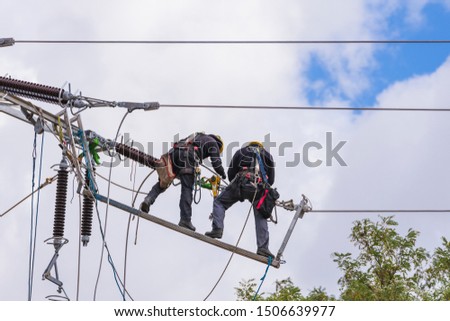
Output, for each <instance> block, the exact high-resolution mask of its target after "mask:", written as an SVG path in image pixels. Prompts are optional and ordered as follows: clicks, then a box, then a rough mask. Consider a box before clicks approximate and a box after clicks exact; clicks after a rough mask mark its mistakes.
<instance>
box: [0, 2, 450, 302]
mask: <svg viewBox="0 0 450 321" xmlns="http://www.w3.org/2000/svg"><path fill="white" fill-rule="evenodd" d="M192 3H193V2H189V5H188V4H187V3H186V2H184V1H179V2H174V1H172V2H161V1H134V2H132V4H130V3H126V4H125V3H123V2H118V1H98V2H95V3H92V2H87V1H79V2H77V3H71V2H69V3H67V4H65V5H64V6H62V5H61V4H60V2H56V1H47V2H46V6H48V10H40V9H41V6H42V4H41V3H39V4H38V3H36V2H34V1H29V2H25V4H24V3H23V2H21V4H20V6H19V5H18V4H17V2H8V3H6V4H5V8H6V9H7V10H13V9H14V10H15V11H17V10H18V9H21V18H22V20H26V21H27V24H26V25H24V24H22V23H20V21H19V19H16V16H13V15H11V16H9V15H8V16H5V17H4V18H3V19H2V20H1V22H0V23H2V25H1V26H2V30H4V33H5V35H7V36H13V37H15V38H16V39H27V38H34V37H35V38H37V39H44V38H45V39H69V38H71V39H177V40H178V39H268V40H270V39H287V40H289V39H346V38H347V39H348V38H349V37H350V38H354V39H365V38H367V39H370V38H377V37H378V36H381V35H383V32H385V31H386V30H385V29H383V28H384V26H385V25H384V24H383V19H385V18H387V16H388V15H389V14H391V13H392V12H393V11H394V10H395V8H396V7H395V5H396V4H395V5H392V7H391V5H390V4H388V5H385V6H383V4H382V3H381V2H378V1H375V2H373V3H371V4H370V5H367V6H366V5H363V4H362V3H361V2H360V1H346V2H345V3H339V4H335V3H334V2H333V3H330V2H325V1H315V2H314V3H306V2H299V1H279V2H276V3H275V2H272V1H270V2H269V1H267V2H266V1H247V2H242V1H234V2H232V1H226V2H225V1H215V2H212V1H196V2H195V5H194V4H192ZM373 8H379V9H380V10H373ZM38 10H39V12H41V14H40V15H36V14H35V12H38ZM30 26H32V27H30ZM313 53H315V54H318V55H320V57H321V58H322V61H323V63H324V64H325V66H326V68H327V69H328V70H330V71H332V72H333V76H334V77H335V79H336V82H337V85H336V87H335V89H334V90H331V91H329V92H328V95H327V96H325V97H323V96H321V97H320V98H319V99H320V100H321V101H322V102H324V103H326V104H329V105H332V104H342V103H343V102H342V98H341V97H340V96H341V94H342V93H345V95H347V96H348V97H354V96H356V95H358V94H360V93H361V92H363V91H364V89H365V88H367V86H369V84H370V78H369V77H370V70H372V68H374V63H376V62H375V61H374V48H373V47H371V46H365V47H364V48H362V49H361V47H358V46H344V47H338V48H337V47H334V46H332V47H325V46H322V45H317V46H312V45H310V46H287V45H280V46H265V45H262V46H139V45H137V46H94V45H84V46H76V45H74V46H71V45H67V46H57V45H24V44H23V45H20V44H17V45H16V46H14V47H11V48H3V49H2V50H0V55H2V59H0V74H4V73H9V74H11V75H13V77H17V78H23V79H24V80H28V81H37V82H39V83H44V84H48V85H53V86H60V85H61V84H62V83H63V82H64V81H65V80H69V81H70V82H71V83H72V87H73V90H74V91H75V90H76V89H81V90H82V91H83V93H84V94H85V95H87V96H92V97H98V98H104V99H111V100H131V101H149V100H158V101H160V102H161V103H187V104H195V103H199V104H208V103H213V104H256V105H257V104H261V105H303V104H306V102H307V95H306V90H307V88H308V87H309V86H310V84H309V83H308V79H307V76H305V72H306V71H307V69H308V63H309V61H310V57H311V54H313ZM447 69H448V63H446V64H444V65H443V66H442V67H441V68H440V69H439V70H438V71H437V72H436V73H434V74H431V75H428V76H419V77H417V78H415V79H412V80H407V81H405V82H402V83H399V84H395V85H393V86H392V87H390V88H388V89H387V90H386V91H385V92H383V93H382V94H381V95H380V96H379V99H378V101H379V104H380V106H388V105H393V106H398V105H403V106H408V105H409V104H416V105H423V104H425V103H427V104H429V105H430V106H436V105H439V104H440V103H442V105H439V106H444V103H445V102H446V100H445V99H446V98H447V97H448V96H447V94H446V92H445V90H444V84H445V83H448V81H447V79H448V75H447V72H448V71H447ZM432 88H436V89H432ZM406 93H408V94H406ZM337 94H339V95H337ZM425 98H427V99H425ZM43 106H45V108H46V109H48V110H49V111H51V112H57V111H59V110H60V108H59V107H57V106H53V105H51V106H48V105H45V104H43ZM123 112H124V111H122V110H118V109H115V110H112V109H100V110H88V111H86V112H84V113H83V114H82V117H83V124H84V126H85V128H91V129H94V130H96V131H98V133H100V134H102V135H103V136H105V137H111V138H112V137H113V136H114V135H115V133H116V130H117V126H118V124H119V122H120V119H121V117H122V115H123ZM435 116H436V114H413V115H409V114H408V116H404V114H383V113H365V114H363V115H359V116H356V115H353V114H351V113H340V112H331V113H319V112H292V111H283V112H275V111H260V112H258V113H255V112H251V111H245V110H242V111H239V112H237V111H230V110H197V109H189V110H180V109H164V108H161V109H160V110H159V111H154V112H133V113H132V114H131V115H130V116H129V117H128V118H127V119H126V121H125V123H124V125H123V128H122V130H121V132H122V133H125V132H129V133H130V134H131V136H132V139H135V140H137V141H139V142H143V143H144V144H145V145H146V142H149V141H151V142H154V145H155V155H158V154H159V153H160V152H161V150H162V143H163V142H166V141H171V140H172V138H173V135H174V134H176V133H180V135H187V134H189V133H190V132H193V131H197V130H205V131H207V132H217V133H220V134H221V136H222V137H223V138H224V139H225V140H226V142H227V143H228V142H232V141H238V142H240V143H243V142H245V141H247V140H253V139H259V140H262V139H263V137H264V135H266V134H267V133H270V134H271V137H272V140H274V141H277V142H283V141H284V142H292V143H293V148H292V149H290V150H288V151H287V154H286V156H285V157H281V156H279V155H277V153H276V152H274V155H275V157H276V161H277V162H278V163H279V164H281V165H280V167H279V168H278V169H277V180H276V184H277V187H278V188H279V189H280V192H281V193H282V197H283V198H284V199H289V198H293V199H294V200H295V201H299V198H300V195H301V193H305V194H306V195H307V196H309V197H310V198H311V200H312V201H313V202H314V206H315V208H316V209H320V208H331V207H334V208H348V207H350V206H352V207H353V206H354V207H355V208H357V207H363V206H364V207H371V208H372V207H374V208H378V207H380V206H383V208H394V207H397V206H404V207H407V208H414V207H416V206H417V207H422V206H423V207H426V206H436V207H445V205H446V204H445V202H444V201H443V199H444V198H443V197H444V194H445V193H444V192H445V190H446V187H447V186H446V183H445V181H446V180H445V178H447V176H446V174H445V164H446V163H445V159H446V158H447V153H446V152H445V149H443V148H442V145H441V144H442V140H441V139H439V140H436V137H440V136H439V135H441V136H442V135H445V134H446V127H445V117H441V118H436V117H435ZM1 117H2V119H5V117H3V115H2V116H1ZM0 128H1V131H2V133H3V134H2V136H1V137H2V138H1V145H2V148H5V150H8V151H11V152H10V153H9V154H10V155H12V154H14V157H12V156H11V157H3V158H2V159H1V160H0V163H1V164H0V165H1V168H4V169H5V168H6V169H8V170H6V171H5V170H2V171H1V181H2V182H5V181H6V182H13V183H11V184H12V186H9V185H7V184H2V186H1V188H2V189H1V191H2V198H1V199H2V202H1V203H2V208H3V206H7V205H9V203H11V202H13V201H15V200H17V199H19V198H21V197H22V196H23V195H24V194H25V192H26V191H28V189H27V188H28V187H29V181H30V178H31V159H30V148H31V143H32V135H33V131H32V128H31V127H27V126H25V125H24V124H20V125H18V124H17V122H16V121H15V120H8V122H7V123H4V124H3V125H2V127H0ZM328 131H331V132H333V141H334V142H338V141H340V140H347V141H348V143H347V144H346V145H345V147H344V148H343V150H342V156H343V158H344V160H345V161H346V162H347V163H348V165H349V166H348V167H340V166H333V167H325V166H321V167H318V168H308V167H306V166H305V165H304V164H302V163H300V164H298V165H297V166H296V167H295V168H292V167H289V168H286V167H285V166H284V165H283V164H285V163H286V161H292V159H293V157H294V155H295V153H298V152H303V151H302V147H303V145H304V144H305V143H307V142H309V141H317V142H319V143H321V144H322V145H323V146H325V143H326V142H325V133H326V132H328ZM10 137H14V138H13V139H12V138H10ZM412 144H414V145H413V146H412ZM46 146H47V148H46V150H45V166H44V174H43V175H44V176H45V177H48V176H51V175H52V174H53V171H52V170H50V166H51V165H53V164H55V163H58V162H59V160H60V158H61V152H60V150H59V147H57V145H56V141H55V140H54V139H53V138H52V137H50V135H47V136H46ZM419 148H420V149H421V151H422V150H423V152H421V153H419V154H417V152H418V149H419ZM323 152H324V150H319V151H317V153H315V154H312V155H311V156H314V157H320V158H322V159H323V157H324V156H325V155H324V153H323ZM430 159H431V160H430ZM430 161H431V162H432V166H431V167H432V168H430V166H429V163H430ZM426 166H428V167H426ZM9 169H11V170H9ZM12 169H14V170H12ZM98 172H99V173H102V174H103V175H107V173H108V172H107V169H106V168H99V169H98ZM147 173H148V171H147V170H146V169H143V168H139V170H138V177H137V183H140V181H141V180H142V179H143V178H144V176H145V175H146V174H147ZM113 180H114V181H116V182H119V183H121V184H123V185H127V186H132V182H131V181H130V169H129V168H124V167H118V168H115V169H114V171H113ZM99 182H100V183H99V184H100V188H101V191H102V192H104V193H106V185H105V183H104V182H101V181H99ZM154 182H155V177H152V179H151V180H150V181H149V182H147V183H146V184H145V186H144V190H146V191H147V190H148V189H149V188H150V187H151V185H152V184H153V183H154ZM433 182H437V183H436V185H437V186H433V185H434V184H433ZM69 185H70V186H69V187H70V188H69V190H70V192H69V194H70V195H69V199H71V197H72V195H71V193H72V186H71V183H70V184H69ZM435 187H436V188H435ZM447 190H448V189H447ZM111 195H112V196H113V197H114V198H117V199H119V200H121V201H123V202H127V203H129V202H130V197H131V196H130V195H129V193H125V192H123V191H121V190H119V189H117V188H113V189H112V194H111ZM424 195H425V196H426V197H425V201H423V203H420V204H415V201H416V200H418V199H421V200H422V199H423V196H424ZM178 197H179V190H178V189H177V188H171V189H170V190H168V191H167V192H166V193H165V194H163V195H161V197H160V199H158V202H157V203H156V204H155V205H154V207H152V211H154V213H155V214H156V215H158V216H161V217H163V218H164V219H167V220H169V221H172V222H177V220H178V212H179V210H178ZM140 199H141V198H139V200H140ZM53 202H54V186H52V187H48V188H47V189H46V190H45V193H43V201H42V204H41V206H42V210H41V212H42V213H45V215H43V216H41V220H40V222H41V223H40V227H39V230H40V232H39V237H38V251H39V252H38V253H39V255H38V256H37V262H36V281H35V292H34V293H35V296H34V298H35V299H36V300H44V298H45V296H46V295H48V294H50V293H54V292H55V289H56V287H55V286H54V285H52V284H50V283H49V282H47V281H46V282H41V281H40V280H39V277H40V273H42V272H43V269H44V268H45V267H46V265H47V264H48V262H49V260H50V258H51V256H52V255H53V247H52V246H49V245H45V244H43V243H42V241H43V240H44V239H45V238H47V237H49V236H51V235H52V224H53V222H52V219H53V218H52V216H53V214H52V213H53V207H54V204H53ZM211 202H212V200H211V198H209V196H208V195H205V194H204V195H203V200H202V203H201V204H200V205H198V206H194V212H195V214H194V215H195V216H194V223H195V225H196V226H197V228H198V230H199V231H201V232H204V231H206V230H209V229H210V222H209V221H208V219H207V217H208V215H209V213H210V211H211ZM28 209H29V207H28V208H27V206H26V205H24V206H23V207H22V208H21V211H22V212H21V213H22V214H23V216H24V217H26V215H29V214H28ZM247 211H248V204H246V203H243V204H237V205H236V206H235V207H233V208H232V209H230V211H229V212H228V213H227V217H226V230H225V235H224V241H226V242H229V243H233V242H235V240H236V239H237V236H238V234H239V232H240V230H241V228H242V225H243V221H244V219H245V214H246V213H247ZM104 212H105V207H104V206H103V205H101V206H100V213H101V215H102V217H103V215H104ZM109 212H110V213H109V217H108V245H109V248H110V249H111V251H112V254H113V258H114V260H115V263H116V267H117V268H118V270H119V271H121V272H120V273H122V271H123V265H124V251H125V245H124V243H125V233H126V226H127V223H128V215H127V214H126V213H123V212H119V211H117V210H115V209H113V208H110V210H109ZM68 213H70V214H69V215H68V217H67V223H66V224H67V225H66V226H67V228H66V234H67V236H66V237H67V238H69V239H70V242H69V244H68V245H66V246H65V247H64V248H63V249H62V251H61V256H60V259H59V263H60V265H59V270H60V275H61V278H62V279H63V281H64V282H65V283H64V284H65V287H66V290H67V291H68V293H69V295H70V296H71V298H72V299H73V298H74V295H75V291H76V281H77V280H76V277H75V276H76V264H77V251H78V250H77V238H78V235H77V234H78V233H77V229H78V208H77V198H76V197H75V199H74V201H73V204H70V205H68ZM290 214H291V213H289V212H285V211H280V213H279V218H280V223H279V224H278V225H277V226H273V225H271V227H270V229H271V250H272V251H276V250H277V247H278V246H279V245H280V243H281V241H282V239H283V237H284V234H285V232H286V230H287V227H288V225H289V223H290V219H291V215H290ZM12 217H13V216H11V217H8V220H4V219H2V224H0V235H6V234H5V233H4V231H5V230H8V229H10V230H11V231H14V230H15V227H16V226H22V225H23V226H25V228H22V232H23V236H22V237H19V240H18V241H17V243H14V242H10V241H8V242H9V243H8V244H9V245H10V247H9V248H6V249H5V248H2V252H0V256H1V257H2V259H4V258H8V257H11V256H13V254H11V253H20V254H18V255H17V260H16V259H14V262H11V263H10V264H8V265H5V266H3V267H2V268H3V269H4V270H5V269H6V271H7V272H6V274H7V275H10V276H11V277H10V278H0V287H1V288H5V287H8V288H11V289H14V290H11V291H10V292H8V293H4V292H2V293H0V299H2V300H14V299H16V300H23V299H24V298H25V296H26V285H25V281H23V280H25V279H26V276H27V274H26V265H25V263H24V262H27V259H28V257H27V253H26V251H27V246H28V240H27V233H28V226H27V220H26V219H23V220H21V221H20V223H18V222H17V221H13V220H12ZM356 218H358V217H357V216H348V215H342V216H336V215H335V216H333V215H316V214H313V213H311V214H307V215H306V216H305V218H304V219H303V220H301V221H299V223H298V226H297V227H296V230H295V233H294V235H293V237H292V239H291V240H290V242H289V244H288V247H287V249H286V252H285V258H286V260H287V261H288V263H287V264H286V265H284V266H282V268H281V269H279V270H271V272H270V273H269V276H268V279H267V280H266V283H265V284H266V285H265V287H266V289H270V288H272V284H273V282H274V280H275V279H281V278H284V277H287V276H291V277H293V279H294V281H296V282H299V285H300V286H301V287H302V289H303V291H304V292H306V291H307V289H312V287H313V286H319V285H322V286H325V287H327V288H328V289H329V290H331V291H332V292H334V293H336V292H337V289H336V283H335V282H336V280H337V276H338V274H339V273H338V272H337V271H336V268H335V266H333V263H332V262H331V259H330V253H331V252H333V251H340V250H342V249H345V248H346V247H347V246H349V245H348V241H347V239H346V236H347V234H348V233H349V230H350V226H351V221H352V220H354V219H356ZM252 220H253V219H252V218H250V220H249V223H248V226H247V228H246V231H245V233H244V238H243V240H242V242H241V246H242V247H244V248H246V249H249V250H254V249H255V236H254V227H253V224H254V223H253V221H252ZM411 220H413V221H414V223H419V222H422V223H423V221H422V220H421V218H419V217H418V216H417V217H416V216H414V217H412V216H411ZM436 220H438V222H441V223H442V224H441V225H440V226H442V227H443V226H445V224H444V223H445V222H444V220H445V218H443V217H441V218H436ZM406 223H409V221H407V220H406ZM135 224H136V222H133V223H132V225H131V226H132V228H131V231H132V233H131V234H133V233H134V228H135ZM424 225H426V226H420V228H419V229H420V230H422V229H423V230H424V231H432V232H433V233H432V234H433V237H435V236H434V235H438V234H442V233H445V231H443V230H442V229H441V227H439V228H436V226H437V225H436V224H435V222H430V224H424ZM441 232H442V233H441ZM424 234H426V233H424ZM428 241H430V240H429V239H428V238H427V242H428ZM430 242H431V243H433V244H434V239H433V240H431V241H430ZM100 248H101V240H100V236H99V231H98V223H97V221H96V222H95V224H94V230H93V236H92V240H91V243H90V245H89V246H88V247H87V248H84V249H83V251H82V282H81V288H80V299H82V300H91V299H92V293H93V287H94V284H95V279H96V276H97V271H98V262H99V255H100ZM228 255H229V253H227V252H225V251H222V250H219V249H215V248H211V247H210V246H209V245H205V244H203V243H200V242H198V241H195V240H191V239H189V238H187V237H185V236H182V235H178V234H177V233H174V232H171V231H168V230H165V229H163V228H161V227H159V226H156V225H154V224H152V223H148V222H143V221H141V222H140V225H139V241H138V244H137V245H136V246H135V245H130V246H129V257H128V266H127V269H128V275H127V284H128V286H129V288H130V292H131V293H132V295H133V296H134V297H135V299H137V300H201V299H203V298H204V297H205V296H206V294H207V293H208V292H209V290H210V289H211V287H212V285H213V284H214V282H215V281H216V280H217V278H218V276H219V274H220V272H221V270H222V269H223V267H224V265H225V263H226V261H227V259H228ZM2 262H5V261H4V260H2ZM263 270H264V266H263V265H261V264H259V263H255V262H252V261H248V260H247V259H244V258H240V257H236V256H235V258H234V259H233V262H232V264H231V266H230V268H229V270H228V271H227V273H226V275H225V278H224V280H223V281H222V283H221V284H220V286H219V287H218V289H217V290H216V291H215V293H214V295H213V296H212V298H213V299H217V300H232V299H234V298H235V295H234V293H233V287H235V286H237V285H238V282H239V281H240V280H241V279H243V278H247V279H248V278H258V277H259V276H260V274H261V275H262V273H263ZM317 271H320V273H317ZM2 275H5V274H2ZM17 279H20V280H22V286H21V287H20V288H14V287H13V286H12V282H13V281H12V280H17ZM98 299H99V300H120V299H121V298H120V297H119V294H118V290H117V289H116V286H115V282H114V280H113V277H112V274H111V269H110V266H109V265H108V263H107V262H106V261H104V262H103V273H102V277H101V280H100V286H99V293H98Z"/></svg>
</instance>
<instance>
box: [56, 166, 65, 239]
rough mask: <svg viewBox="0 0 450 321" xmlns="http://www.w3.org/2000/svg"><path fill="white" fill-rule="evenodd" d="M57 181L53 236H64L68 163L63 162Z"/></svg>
mask: <svg viewBox="0 0 450 321" xmlns="http://www.w3.org/2000/svg"><path fill="white" fill-rule="evenodd" d="M59 168H60V169H59V170H58V179H57V181H56V200H55V217H54V223H53V237H54V238H62V237H64V224H65V220H66V200H67V185H68V178H69V172H68V171H67V163H61V164H60V167H59Z"/></svg>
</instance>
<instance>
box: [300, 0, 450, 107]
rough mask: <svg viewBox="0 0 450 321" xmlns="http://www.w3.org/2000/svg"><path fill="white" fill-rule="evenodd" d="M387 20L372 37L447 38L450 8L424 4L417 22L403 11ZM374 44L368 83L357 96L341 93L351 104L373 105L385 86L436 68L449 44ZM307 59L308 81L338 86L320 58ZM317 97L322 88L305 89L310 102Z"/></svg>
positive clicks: (314, 100)
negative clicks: (385, 30)
mask: <svg viewBox="0 0 450 321" xmlns="http://www.w3.org/2000/svg"><path fill="white" fill-rule="evenodd" d="M403 9H404V8H403ZM387 21H388V22H387V26H386V29H387V30H388V32H386V33H384V35H383V36H381V38H377V39H374V40H448V39H450V10H448V9H447V8H445V7H444V6H443V5H442V4H440V3H430V4H427V5H426V6H425V7H424V8H423V10H422V14H421V19H420V20H419V21H414V22H413V21H410V19H408V13H407V11H405V10H396V11H394V13H393V14H392V15H391V16H390V17H389V18H388V19H387ZM349 40H353V39H349ZM354 46H361V45H354ZM362 46H364V45H362ZM374 46H376V50H375V53H374V60H375V61H376V62H375V64H374V65H373V66H371V67H368V68H367V69H366V73H367V76H368V78H369V81H370V86H369V87H368V88H366V90H364V91H362V92H361V93H360V94H359V95H357V96H356V97H352V98H349V97H348V96H347V95H345V94H341V98H342V99H343V100H345V101H348V102H349V104H350V106H352V107H370V106H374V104H375V103H376V96H377V95H378V94H379V93H380V92H382V91H383V90H384V89H385V88H386V87H388V86H390V85H391V84H392V83H394V82H397V81H401V80H404V79H407V78H410V77H412V76H417V75H422V74H426V73H430V72H432V71H434V70H436V68H437V67H439V66H440V65H441V64H442V63H443V62H444V61H445V60H446V59H447V57H448V55H449V53H450V44H377V45H374ZM310 62H311V63H310V65H309V70H308V72H307V76H308V78H309V79H310V80H311V81H316V80H321V81H323V82H325V83H326V84H327V85H328V86H330V87H335V86H336V85H337V83H336V81H335V80H333V78H332V77H330V71H329V70H328V69H327V67H326V66H324V64H323V61H321V60H320V59H318V58H317V56H314V55H313V56H312V58H311V60H310ZM321 89H322V88H321ZM320 97H322V93H321V90H319V91H316V90H310V91H309V92H308V99H309V101H310V103H311V104H312V105H314V104H320ZM318 99H319V102H318V101H317V100H318Z"/></svg>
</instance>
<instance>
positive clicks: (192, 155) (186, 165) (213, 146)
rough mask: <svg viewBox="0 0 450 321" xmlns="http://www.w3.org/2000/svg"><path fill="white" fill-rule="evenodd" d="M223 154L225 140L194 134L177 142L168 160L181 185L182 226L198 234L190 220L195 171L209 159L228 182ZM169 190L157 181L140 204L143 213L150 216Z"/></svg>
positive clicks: (209, 135)
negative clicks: (154, 206)
mask: <svg viewBox="0 0 450 321" xmlns="http://www.w3.org/2000/svg"><path fill="white" fill-rule="evenodd" d="M222 151H223V141H222V139H221V138H220V136H219V135H213V134H204V133H194V134H192V135H190V136H189V137H186V138H185V139H182V140H180V141H178V142H176V143H174V146H173V148H172V149H171V150H170V151H169V158H170V161H171V163H172V166H173V170H174V173H175V175H176V177H177V178H178V179H179V180H180V183H181V195H180V222H179V223H178V225H179V226H181V227H185V228H187V229H190V230H192V231H195V227H194V225H192V221H191V218H192V201H193V195H192V194H193V190H194V184H195V168H196V167H198V166H199V164H200V163H201V162H202V160H203V159H206V158H208V157H209V159H210V161H211V164H212V166H213V168H214V170H215V171H216V173H217V174H219V175H220V176H221V177H222V178H223V179H226V175H225V170H224V169H223V167H222V161H221V159H220V154H221V153H222ZM166 189H167V187H165V188H164V187H162V186H161V184H160V181H158V182H157V183H156V184H155V185H154V186H153V187H152V189H151V190H150V192H149V193H148V195H147V196H146V197H145V199H144V201H143V202H142V203H141V206H140V209H141V211H143V212H146V213H148V212H149V209H150V205H152V204H153V203H154V202H155V200H156V198H157V197H158V196H159V195H160V194H161V193H163V192H165V191H166Z"/></svg>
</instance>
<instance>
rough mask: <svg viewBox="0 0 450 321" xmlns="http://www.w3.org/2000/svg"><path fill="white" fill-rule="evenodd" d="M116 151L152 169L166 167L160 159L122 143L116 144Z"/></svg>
mask: <svg viewBox="0 0 450 321" xmlns="http://www.w3.org/2000/svg"><path fill="white" fill-rule="evenodd" d="M116 151H117V152H118V153H119V154H121V155H123V156H125V157H128V158H131V159H132V160H134V161H136V162H138V163H140V164H142V165H145V166H148V167H150V168H157V167H163V166H164V163H163V162H162V161H161V160H159V159H158V158H155V157H153V156H151V155H148V154H145V153H143V152H141V151H140V150H137V149H136V148H132V147H130V146H127V145H124V144H121V143H118V144H116Z"/></svg>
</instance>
